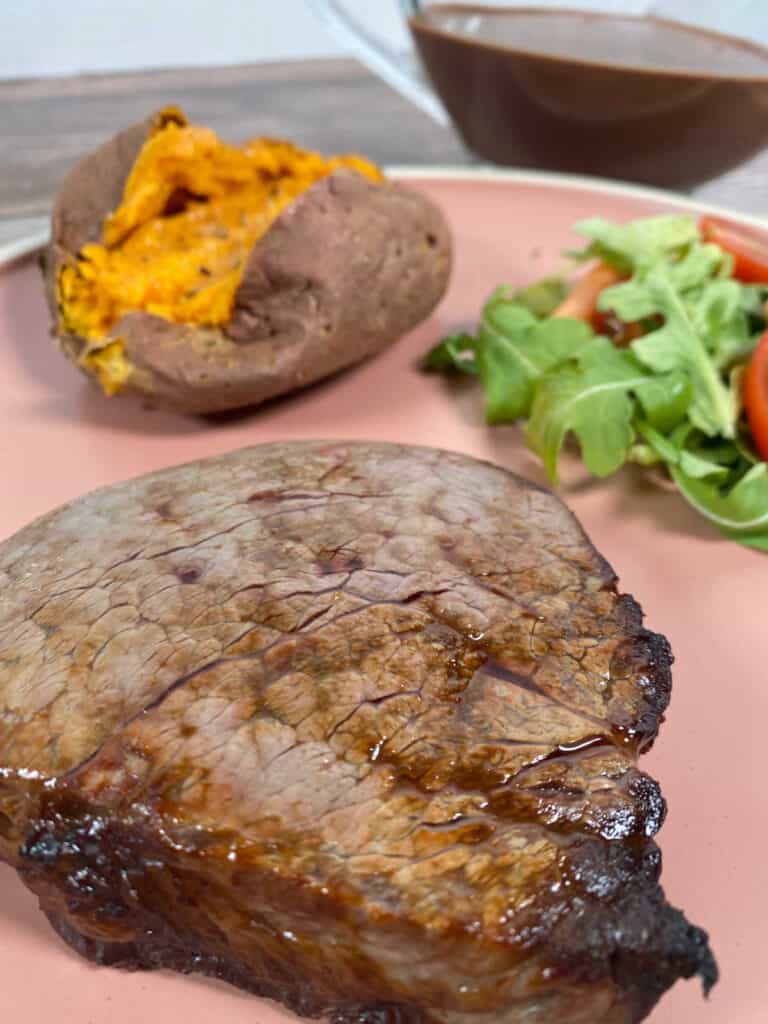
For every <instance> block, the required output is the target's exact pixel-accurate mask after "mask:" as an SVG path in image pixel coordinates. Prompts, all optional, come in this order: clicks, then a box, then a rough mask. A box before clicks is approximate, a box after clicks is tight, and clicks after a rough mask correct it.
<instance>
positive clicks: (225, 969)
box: [45, 913, 425, 1024]
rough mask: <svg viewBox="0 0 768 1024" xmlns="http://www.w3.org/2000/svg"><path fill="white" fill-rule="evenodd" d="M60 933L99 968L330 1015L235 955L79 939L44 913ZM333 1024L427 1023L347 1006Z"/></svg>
mask: <svg viewBox="0 0 768 1024" xmlns="http://www.w3.org/2000/svg"><path fill="white" fill-rule="evenodd" d="M45 916H46V917H47V919H48V921H49V923H50V925H51V927H52V928H53V930H54V931H55V932H56V934H57V935H58V936H59V937H60V938H61V939H63V940H64V942H65V943H66V944H67V945H68V946H69V947H70V948H71V949H73V950H74V951H75V952H76V953H77V954H78V955H79V956H81V957H83V958H84V959H85V960H88V961H90V962H91V963H94V964H98V965H99V966H100V967H117V968H120V969H121V970H126V971H159V970H168V971H176V972H177V973H178V974H200V975H203V976H204V977H207V978H215V979H216V980H217V981H224V982H227V984H229V985H234V986H235V987H236V988H239V989H242V990H243V991H244V992H249V993H251V995H255V996H261V997H262V998H265V999H273V1000H275V1002H279V1003H281V1004H282V1005H283V1006H287V1007H288V1009H289V1010H292V1011H293V1012H294V1013H296V1014H299V1015H300V1016H302V1017H310V1018H314V1019H317V1018H318V1017H323V1016H326V1015H327V1014H328V1008H327V1007H324V1006H321V1005H320V1004H319V1003H317V1002H316V1001H315V1000H314V999H313V998H312V996H311V994H310V993H307V992H303V991H302V990H301V989H300V987H299V985H298V984H296V983H295V982H294V984H293V985H292V986H290V987H286V985H285V984H284V983H280V982H278V981H274V980H270V979H269V978H267V977H261V978H255V977H254V974H253V971H252V970H250V969H249V968H248V967H246V966H245V965H244V964H242V963H240V962H239V961H237V960H235V959H233V958H232V957H231V956H213V955H210V954H206V953H200V952H195V951H194V950H193V949H191V948H180V947H178V946H173V945H170V946H169V945H164V944H163V941H162V938H161V939H160V940H159V941H155V942H152V941H149V940H148V941H146V942H100V941H99V940H98V939H92V938H89V937H88V936H86V935H81V934H80V932H78V931H77V930H76V929H75V928H73V927H72V925H71V924H70V923H69V922H68V921H67V920H66V919H65V918H63V917H60V916H59V915H57V914H52V913H46V915H45ZM330 1024H425V1018H424V1015H423V1013H422V1012H421V1011H420V1010H418V1009H415V1008H414V1007H409V1006H397V1005H395V1004H382V1005H380V1006H360V1005H356V1006H348V1007H341V1008H339V1009H336V1010H332V1011H331V1015H330Z"/></svg>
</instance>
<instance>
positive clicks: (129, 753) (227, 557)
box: [0, 443, 716, 1024]
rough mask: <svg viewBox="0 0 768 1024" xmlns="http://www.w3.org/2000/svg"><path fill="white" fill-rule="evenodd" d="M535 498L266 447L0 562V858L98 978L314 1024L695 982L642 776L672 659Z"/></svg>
mask: <svg viewBox="0 0 768 1024" xmlns="http://www.w3.org/2000/svg"><path fill="white" fill-rule="evenodd" d="M615 583H616V580H615V577H614V574H613V572H612V570H611V569H610V567H609V566H608V565H607V564H606V562H605V561H604V560H603V559H602V558H601V557H600V556H599V555H598V554H597V552H596V551H595V550H594V548H593V547H592V546H591V544H590V542H589V540H588V539H587V537H586V536H585V534H584V533H583V532H582V530H581V529H580V527H579V525H578V523H577V522H576V520H575V519H574V518H573V516H572V515H571V514H570V513H569V512H568V510H567V509H566V508H565V507H564V506H563V505H562V504H561V503H560V501H558V500H557V498H555V497H554V496H553V495H552V494H550V493H548V492H546V491H544V490H540V489H539V488H538V487H535V486H534V485H532V484H530V483H528V482H526V481H524V480H521V479H519V478H517V477H515V476H513V475H511V474H510V473H507V472H505V471H504V470H501V469H498V468H495V467H493V466H491V465H488V464H485V463H481V462H477V461H475V460H473V459H470V458H467V457H465V456H461V455H456V454H450V453H446V452H438V451H433V450H428V449H422V448H408V447H398V446H394V445H387V444H347V443H293V444H273V445H266V446H263V447H257V448H252V449H249V450H245V451H240V452H236V453H234V454H231V455H226V456H224V457H221V458H215V459H210V460H207V461H203V462H198V463H194V464H192V465H188V466H182V467H180V468H177V469H172V470H167V471H165V472H161V473H155V474H153V475H151V476H146V477H143V478H141V479H138V480H134V481H131V482H129V483H125V484H121V485H119V486H115V487H110V488H107V489H106V490H102V491H98V492H96V493H95V494H91V495H88V496H87V497H84V498H81V499H80V500H78V501H75V502H73V503H72V504H70V505H68V506H66V507H64V508H62V509H59V510H58V511H56V512H53V513H51V514H50V515H48V516H45V517H44V518H42V519H40V520H38V521H37V522H35V523H33V524H32V525H31V526H29V527H27V528H26V529H24V530H22V531H21V532H20V533H19V534H17V535H16V536H15V537H13V538H11V539H10V540H8V541H7V542H5V544H3V545H0V854H2V856H3V857H4V858H5V859H6V860H7V861H9V862H10V863H11V864H13V865H15V866H16V868H17V869H18V871H19V873H20V874H21V877H22V878H23V879H24V881H25V882H26V884H27V885H28V886H29V887H30V888H31V889H32V890H33V891H34V892H35V893H37V894H38V895H39V897H40V902H41V905H42V908H43V910H44V911H45V912H46V914H47V915H48V917H49V918H50V920H51V923H52V924H53V926H54V928H56V930H57V931H58V932H59V934H60V935H61V936H62V937H63V938H64V939H65V940H66V941H67V942H69V943H70V944H71V945H72V946H74V948H75V949H77V950H78V951H79V952H81V953H82V954H83V955H85V956H86V957H88V958H90V959H92V960H95V961H97V962H99V963H105V964H116V965H120V966H125V967H133V968H154V967H171V968H175V969H177V970H181V971H201V972H203V973H207V974H211V975H215V976H217V977H221V978H225V979H228V980H229V981H231V982H233V983H234V984H236V985H240V986H242V987H243V988H246V989H249V990H251V991H253V992H257V993H262V994H264V995H267V996H271V997H273V998H275V999H279V1000H281V1001H282V1002H283V1003H285V1004H286V1005H287V1006H289V1007H292V1008H293V1009H294V1010H296V1011H297V1012H299V1013H300V1014H304V1015H307V1016H310V1017H312V1016H319V1015H322V1014H328V1015H330V1016H331V1018H332V1020H333V1021H334V1022H336V1024H353V1022H354V1024H395V1022H398V1024H404V1022H408V1024H416V1022H419V1024H421V1022H430V1024H490V1022H493V1024H522V1022H525V1024H553V1022H555V1021H557V1022H558V1024H629V1022H635V1021H639V1020H641V1019H642V1018H644V1017H645V1016H646V1014H647V1013H648V1012H649V1011H650V1009H651V1007H652V1006H653V1005H654V1003H655V1002H656V1001H657V999H658V998H659V996H660V995H661V994H662V993H663V992H664V990H665V989H666V988H667V987H668V986H670V985H671V984H672V983H673V982H674V981H675V980H676V979H677V978H679V977H690V976H692V975H695V974H699V975H700V976H701V978H702V979H703V982H704V986H705V988H708V987H709V986H710V985H711V984H712V983H713V981H714V980H715V977H716V968H715V965H714V961H713V959H712V955H711V953H710V952H709V949H708V946H707V939H706V936H705V935H704V933H702V932H701V931H700V930H698V929H697V928H694V927H692V926H691V925H689V924H688V923H687V922H686V920H685V919H684V917H683V916H682V914H681V913H680V912H679V911H677V910H675V909H673V908H672V907H671V906H669V904H668V903H667V902H666V900H665V898H664V895H663V893H662V891H661V889H660V888H659V885H658V875H659V870H660V859H659V851H658V849H657V847H656V845H655V844H654V842H653V841H652V839H651V836H653V834H654V833H655V832H656V830H657V829H658V828H659V826H660V825H661V823H662V820H663V817H664V801H663V800H662V798H661V796H660V794H659V790H658V787H657V785H656V783H655V782H654V781H653V780H652V779H650V778H649V777H648V776H646V775H644V774H643V773H642V772H640V771H638V768H637V766H636V761H637V757H638V754H639V753H641V752H642V750H644V749H645V748H646V747H647V746H648V745H649V744H650V742H651V741H652V740H653V738H654V737H655V735H656V732H657V730H658V727H659V723H660V721H661V717H662V713H663V711H664V709H665V707H666V705H667V701H668V698H669V688H670V675H669V666H670V661H671V658H670V653H669V649H668V646H667V643H666V641H665V640H664V638H663V637H661V636H658V635H656V634H653V633H649V632H647V631H646V630H645V629H644V628H643V626H642V624H641V612H640V609H639V608H638V606H637V605H636V604H635V602H634V601H633V600H632V599H631V598H630V597H627V596H621V595H619V594H618V593H617V591H616V586H615Z"/></svg>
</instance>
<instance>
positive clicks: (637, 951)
mask: <svg viewBox="0 0 768 1024" xmlns="http://www.w3.org/2000/svg"><path fill="white" fill-rule="evenodd" d="M46 812H47V813H46V817H44V818H41V819H38V820H37V821H36V822H34V823H33V825H32V826H31V828H30V832H29V833H28V838H27V842H26V843H25V844H24V846H23V848H22V851H21V857H20V861H21V863H20V872H21V874H22V877H23V878H24V880H25V881H26V882H27V884H28V885H29V887H30V888H31V889H32V890H33V891H34V892H36V893H37V894H38V896H39V897H40V899H41V905H42V907H43V909H44V910H45V912H46V913H47V916H48V918H49V920H50V922H51V924H52V925H53V927H54V928H55V930H56V931H57V932H58V934H59V935H60V936H61V937H62V938H63V939H64V940H65V941H66V942H67V943H68V944H69V945H70V946H71V947H72V948H73V949H75V950H76V951H77V952H78V953H79V954H80V955H81V956H84V957H85V958H87V959H89V960H91V961H94V962H96V963H99V964H105V965H111V966H116V967H122V968H127V969H134V970H141V969H144V970H151V969H161V968H167V969H172V970H175V971H179V972H182V973H193V972H194V973H198V974H203V975H207V976H209V977H214V978H217V979H220V980H222V981H226V982H229V983H231V984H233V985H236V986H237V987H239V988H241V989H244V990H245V991H248V992H252V993H254V994H256V995H261V996H264V997H267V998H271V999H275V1000H278V1001H280V1002H281V1003H283V1004H284V1005H285V1006H287V1007H288V1008H289V1009H291V1010H293V1011H294V1012H296V1013H298V1014H300V1015H302V1016H304V1017H315V1018H316V1017H320V1016H323V1015H330V1016H331V1020H332V1024H426V1021H427V1020H428V1019H429V1018H428V1017H427V1016H425V1011H423V1010H422V1009H421V1008H419V1007H418V1006H415V1005H403V1004H399V1005H398V1004H395V1003H393V1002H388V1001H387V999H386V998H382V999H380V1000H379V1001H376V1000H372V1002H371V1004H370V1005H362V1004H360V1003H359V1002H350V1003H349V1004H343V1003H340V1001H339V1000H338V999H331V1000H329V999H328V997H327V994H325V995H319V992H318V990H316V989H315V988H314V987H313V982H312V981H311V980H310V979H309V978H307V979H302V978H301V976H300V975H299V974H298V972H297V971H296V970H295V969H294V967H292V966H291V965H290V964H288V963H286V962H282V961H278V960H275V959H274V958H272V957H271V956H270V955H268V954H265V953H261V954H260V955H259V960H258V963H249V964H247V965H246V964H245V963H243V962H242V961H240V960H239V959H237V958H236V957H234V956H233V953H232V949H231V947H230V946H229V943H228V942H227V939H226V936H225V935H223V934H222V933H220V932H219V930H218V928H217V926H216V925H215V924H214V923H213V922H212V921H211V920H209V919H207V918H206V916H205V914H204V913H203V914H201V915H198V914H197V912H195V911H194V908H192V909H191V910H190V908H189V907H187V906H186V904H185V900H184V891H183V889H182V890H177V889H175V884H176V883H175V872H174V871H173V870H172V869H171V868H170V866H169V865H168V864H167V863H166V862H165V861H164V860H163V848H162V847H161V846H160V845H159V844H158V842H157V840H152V839H151V838H148V837H147V836H146V835H145V834H142V830H141V828H140V827H137V826H135V825H134V826H131V827H127V826H126V824H125V823H124V822H122V823H118V822H114V821H111V820H109V819H107V818H100V817H98V816H96V815H94V814H93V813H92V812H91V813H89V812H88V810H87V808H86V807H85V806H84V805H82V804H81V802H80V800H79V798H77V797H70V796H63V797H62V795H61V794H59V795H58V796H57V797H52V798H51V802H50V803H49V806H48V807H47V808H46ZM660 872H661V854H660V851H659V849H658V847H657V846H656V845H655V843H653V842H652V841H651V840H650V839H644V838H641V837H635V838H632V839H629V840H626V839H625V840H623V841H612V842H611V841H605V840H603V839H598V838H583V837H575V838H573V839H572V840H571V841H570V842H567V843H566V845H565V846H564V848H563V853H562V859H561V863H560V866H559V877H560V879H561V882H560V883H559V885H558V886H557V887H556V888H553V889H552V890H550V892H549V894H548V896H547V898H546V902H545V903H544V904H542V906H541V910H540V914H539V915H538V919H537V921H536V923H535V924H533V927H532V930H531V932H530V933H529V934H528V935H527V936H526V935H521V936H520V937H521V938H522V939H523V942H524V944H525V946H527V948H528V950H529V952H530V954H531V955H532V956H534V957H536V958H537V959H538V960H539V961H540V962H541V963H542V964H544V965H547V966H548V967H550V968H551V969H552V971H553V975H552V977H553V979H554V984H555V985H556V984H557V979H558V978H562V979H563V980H567V981H573V982H578V983H587V984H591V983H597V984H599V983H601V982H605V981H606V980H610V981H611V982H612V983H613V985H614V986H615V988H616V991H617V994H618V997H619V998H620V999H621V1001H622V1003H623V1005H624V1006H625V1008H626V1019H627V1021H628V1022H633V1024H634V1022H637V1021H640V1020H642V1019H644V1017H645V1016H646V1015H647V1014H648V1013H649V1012H650V1010H651V1009H652V1007H653V1006H654V1005H655V1003H656V1002H657V1001H658V1000H659V998H660V997H661V995H662V994H663V993H664V992H665V991H666V989H668V988H669V987H670V986H671V985H672V984H673V983H674V982H675V981H676V980H677V979H678V978H681V977H682V978H690V977H693V976H694V975H699V977H700V978H701V980H702V983H703V986H704V990H705V992H708V991H709V989H710V988H711V987H712V985H714V983H715V982H716V980H717V967H716V965H715V961H714V959H713V956H712V953H711V952H710V949H709V946H708V941H707V936H706V934H705V933H704V932H703V931H701V930H700V929H698V928H696V927H694V926H692V925H690V924H689V923H688V922H687V921H686V919H685V918H684V917H683V915H682V913H680V911H678V910H677V909H675V908H674V907H671V906H670V905H669V904H668V903H667V901H666V899H665V897H664V893H663V891H662V889H661V887H660V886H659V884H658V880H659V875H660ZM164 907H165V908H166V909H168V910H169V912H170V919H169V918H168V917H167V915H166V914H165V912H164V910H163V908H164ZM190 914H191V915H192V916H189V915H190Z"/></svg>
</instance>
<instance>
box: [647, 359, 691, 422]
mask: <svg viewBox="0 0 768 1024" xmlns="http://www.w3.org/2000/svg"><path fill="white" fill-rule="evenodd" d="M635 395H636V396H637V397H638V399H639V400H640V405H641V406H642V407H643V412H644V413H645V418H646V420H647V422H648V423H649V424H650V426H652V427H655V428H656V429H657V430H660V431H661V432H662V433H665V434H666V433H669V431H670V430H672V429H673V428H674V427H676V426H677V425H678V423H680V422H682V420H684V419H685V416H686V414H687V412H688V408H689V406H690V404H691V401H692V399H693V388H692V387H691V380H690V377H689V376H688V374H687V373H685V372H684V371H683V370H672V372H671V373H667V374H664V375H663V376H661V375H660V376H656V377H648V378H647V379H646V380H644V381H643V382H642V383H641V384H638V385H637V386H636V387H635Z"/></svg>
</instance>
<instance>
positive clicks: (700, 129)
mask: <svg viewBox="0 0 768 1024" xmlns="http://www.w3.org/2000/svg"><path fill="white" fill-rule="evenodd" d="M409 27H410V30H411V33H412V35H413V38H414V41H415V43H416V47H417V49H418V52H419V55H420V57H421V60H422V63H423V65H424V68H425V69H426V72H427V74H428V76H429V78H430V80H431V83H432V85H433V86H434V89H435V91H436V92H437V94H438V96H439V97H440V99H441V101H442V104H443V106H444V107H445V109H446V110H447V111H448V113H449V115H450V117H451V120H452V121H453V122H454V124H455V126H456V128H457V130H458V131H459V133H460V135H461V136H462V138H463V139H464V141H465V143H466V144H467V146H468V147H469V148H470V149H472V150H474V152H475V153H477V154H478V155H479V156H481V157H483V158H484V159H486V160H488V161H491V162H493V163H497V164H504V165H511V166H515V167H539V168H549V169H554V170H559V171H568V172H571V173H580V174H593V175H600V176H605V177H610V178H621V179H624V180H630V181H641V182H646V183H650V184H654V185H660V186H665V187H672V188H687V187H691V186H693V185H695V184H697V183H700V182H703V181H706V180H708V179H710V178H713V177H717V176H719V175H720V174H722V173H723V172H724V171H726V170H728V169H729V168H732V167H735V166H737V165H738V164H740V163H742V162H743V161H745V160H746V159H747V158H749V157H750V156H752V155H753V154H755V153H757V152H758V151H760V150H761V149H762V148H763V147H764V146H765V145H766V143H768V50H766V49H764V48H762V47H760V46H756V45H753V44H751V43H749V42H747V41H746V40H742V39H738V38H736V37H730V36H724V35H719V34H717V33H714V32H708V31H705V30H703V29H699V28H695V27H692V26H689V25H684V24H681V23H679V22H674V21H667V20H664V19H660V18H654V17H649V16H645V17H633V16H625V15H615V14H605V13H597V12H594V11H591V12H588V11H578V10H562V9H560V10H558V9H552V8H536V7H513V8H498V7H479V6H477V5H474V4H437V5H435V6H429V7H426V8H424V9H423V10H422V11H421V12H420V13H418V14H415V15H414V16H412V17H411V18H410V19H409Z"/></svg>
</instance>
